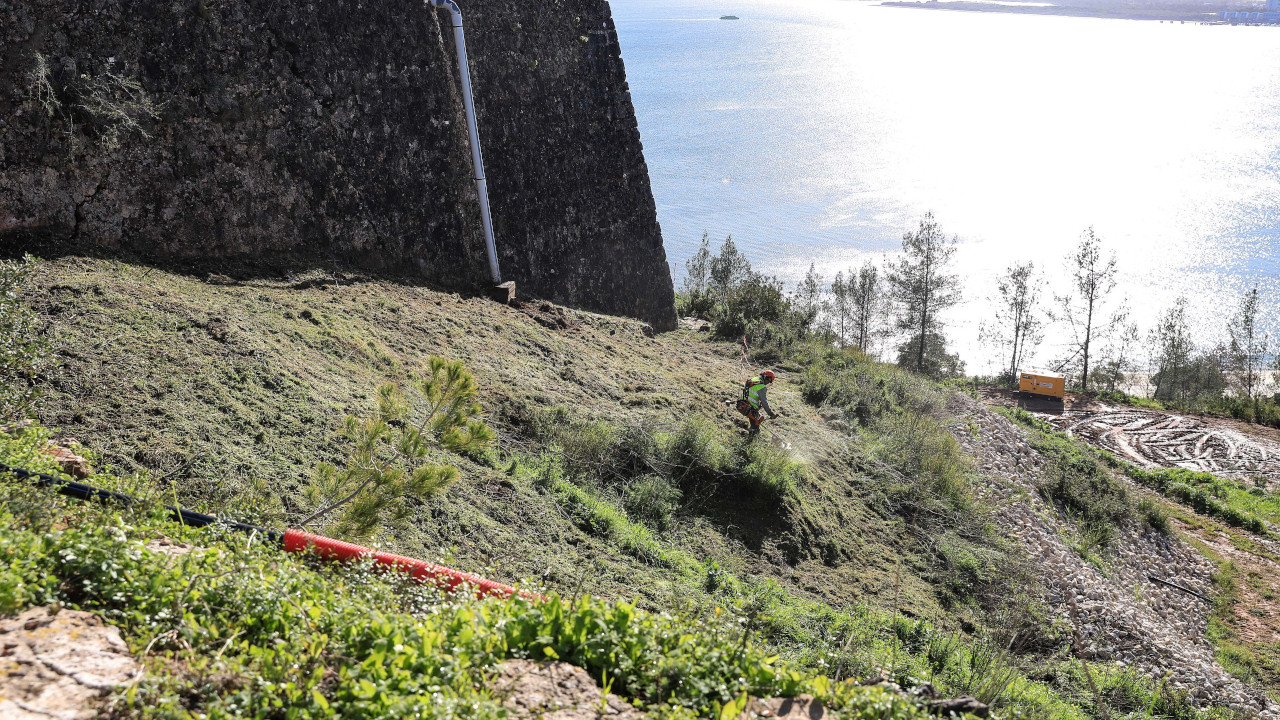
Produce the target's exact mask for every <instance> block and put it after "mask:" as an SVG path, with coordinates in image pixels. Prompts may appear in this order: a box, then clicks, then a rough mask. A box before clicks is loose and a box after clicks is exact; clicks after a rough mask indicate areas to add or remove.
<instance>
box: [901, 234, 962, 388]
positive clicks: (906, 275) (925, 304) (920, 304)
mask: <svg viewBox="0 0 1280 720" xmlns="http://www.w3.org/2000/svg"><path fill="white" fill-rule="evenodd" d="M958 242H959V241H958V239H957V238H956V237H954V236H953V237H951V238H947V236H946V235H944V234H943V232H942V228H941V227H939V225H938V223H937V222H936V221H935V220H934V219H933V213H925V216H924V218H922V219H921V220H920V227H919V228H917V229H916V230H915V231H914V232H907V233H905V234H904V235H903V236H902V256H901V257H900V258H899V259H898V260H896V261H893V262H891V263H889V276H888V280H889V286H890V288H891V290H892V295H893V298H894V299H895V300H896V301H897V302H898V303H899V306H900V307H899V315H898V320H897V326H898V329H899V330H905V331H907V332H908V333H911V336H910V340H909V341H908V343H907V345H908V346H914V351H912V352H908V353H906V354H902V353H900V354H899V362H900V363H904V364H905V365H906V366H907V367H912V368H914V369H915V371H916V372H919V373H923V372H925V368H926V365H934V364H936V363H927V362H926V354H927V351H929V350H931V349H934V350H936V349H943V348H944V347H945V344H944V343H943V342H941V341H942V340H943V337H942V323H941V322H940V321H939V319H938V313H940V312H941V311H943V310H945V309H946V308H948V307H951V306H952V305H955V304H956V303H957V302H958V301H959V300H960V290H959V281H958V279H957V277H956V276H955V275H952V274H949V273H948V272H947V269H948V266H949V265H950V264H951V260H952V257H953V256H954V255H955V252H956V245H957V243H958ZM935 340H936V341H939V342H934V341H935Z"/></svg>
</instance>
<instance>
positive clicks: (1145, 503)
mask: <svg viewBox="0 0 1280 720" xmlns="http://www.w3.org/2000/svg"><path fill="white" fill-rule="evenodd" d="M1138 514H1139V515H1141V516H1142V522H1143V523H1145V524H1146V525H1147V527H1149V528H1151V529H1152V530H1155V531H1156V532H1158V533H1161V534H1164V535H1168V534H1169V514H1168V513H1167V512H1165V509H1164V507H1162V506H1161V505H1160V503H1157V502H1155V501H1154V500H1152V499H1151V498H1142V499H1141V500H1139V501H1138Z"/></svg>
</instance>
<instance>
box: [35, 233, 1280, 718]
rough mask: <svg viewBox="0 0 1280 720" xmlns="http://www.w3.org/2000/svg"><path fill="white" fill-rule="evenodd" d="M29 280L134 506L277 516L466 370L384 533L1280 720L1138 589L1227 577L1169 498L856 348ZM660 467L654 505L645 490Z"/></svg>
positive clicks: (435, 552) (101, 452)
mask: <svg viewBox="0 0 1280 720" xmlns="http://www.w3.org/2000/svg"><path fill="white" fill-rule="evenodd" d="M28 300H29V302H30V304H31V305H32V306H33V307H34V308H35V309H36V310H37V311H38V312H39V313H40V314H41V315H42V316H43V318H44V319H45V321H46V322H47V323H48V327H49V331H50V334H51V336H52V337H53V338H54V341H55V345H56V347H57V353H58V359H59V367H58V368H57V369H56V371H54V372H52V373H51V374H50V376H49V378H48V381H47V385H46V391H45V395H44V397H43V398H42V400H41V404H40V406H39V413H40V421H41V422H42V423H43V424H44V425H46V426H48V427H51V428H56V429H57V431H58V435H59V436H60V437H64V436H65V437H74V438H76V439H78V440H79V441H81V442H82V443H83V444H84V445H85V446H86V447H87V448H88V449H90V450H91V451H93V452H94V453H97V454H98V456H99V457H100V460H101V463H104V464H106V465H108V466H110V467H112V468H114V470H115V471H116V472H118V473H129V472H140V473H142V476H141V477H140V478H137V479H134V480H127V479H126V480H122V481H121V482H125V483H126V484H128V486H129V487H130V488H132V489H135V490H136V491H140V492H147V493H151V494H152V495H153V496H154V497H158V498H164V499H166V500H171V499H173V498H176V499H177V500H178V501H179V502H182V503H184V504H187V505H194V506H196V507H197V508H199V509H205V510H210V511H216V512H218V513H220V514H224V515H226V516H229V517H235V518H237V519H246V520H253V521H258V522H262V523H266V524H273V525H277V526H279V525H284V524H288V523H294V522H297V521H298V520H299V518H301V517H302V516H304V515H305V510H306V507H305V506H304V504H303V501H302V500H301V498H300V494H299V490H300V489H301V488H302V487H303V486H304V485H305V484H306V483H307V481H308V478H309V477H310V474H311V472H312V469H313V468H314V467H315V465H316V463H317V462H320V461H330V462H336V461H339V460H340V459H341V458H342V456H343V453H344V449H343V442H342V441H341V440H340V438H339V436H338V434H337V432H336V431H337V428H338V426H339V424H340V423H341V421H342V418H343V416H344V415H345V414H347V413H353V414H357V415H359V414H364V413H366V412H368V411H369V410H370V409H371V408H372V406H373V403H374V390H375V388H376V387H377V386H378V385H379V384H380V383H384V382H387V381H394V382H399V383H401V384H407V382H408V381H409V380H410V379H411V378H413V377H414V376H415V375H416V374H418V373H420V372H421V371H422V369H423V368H424V367H425V363H426V362H427V359H428V357H429V356H432V355H439V356H444V357H448V358H453V359H459V360H462V361H464V362H465V363H466V365H467V367H468V368H469V369H470V370H471V371H472V372H473V373H474V374H475V377H476V380H477V383H478V386H479V387H480V396H481V400H482V402H483V404H484V406H485V409H486V411H487V412H488V413H489V414H490V417H491V420H492V422H493V424H494V425H495V427H496V428H497V429H498V431H499V440H498V444H497V446H496V447H495V448H494V449H492V450H490V451H489V452H487V453H484V454H477V455H472V456H469V457H463V456H457V457H454V458H451V462H455V463H456V464H457V465H458V467H459V469H460V470H461V479H460V480H459V481H458V482H456V483H455V484H453V485H452V486H450V487H449V488H448V489H447V491H445V492H444V493H442V494H441V495H438V496H434V497H431V498H429V499H427V500H424V501H422V502H420V503H419V504H417V505H416V506H415V509H414V515H413V518H412V521H411V522H410V523H409V525H408V526H407V527H405V528H403V529H401V530H399V531H396V532H392V533H387V534H384V535H382V536H380V537H379V538H378V541H379V542H380V543H382V544H383V545H385V546H388V547H390V548H391V549H393V550H395V551H398V552H402V553H404V554H409V555H415V556H419V557H423V558H425V559H428V560H432V561H436V562H444V563H448V564H453V565H456V566H459V567H461V568H462V569H465V570H473V571H479V572H482V573H484V574H487V575H490V576H492V577H494V578H495V579H499V580H503V581H519V580H532V581H534V582H536V583H539V584H541V585H542V586H543V587H545V588H547V589H548V590H551V591H559V592H560V593H562V594H564V595H565V596H567V597H577V596H579V595H581V594H584V593H589V594H592V595H595V596H600V597H603V598H606V599H611V600H618V601H625V600H629V599H632V598H636V599H638V601H639V605H640V606H641V607H642V608H648V609H653V610H659V611H668V610H670V611H676V610H679V611H680V612H684V613H688V614H689V616H690V617H692V618H696V619H699V620H696V621H702V620H704V619H705V620H710V619H711V618H713V617H715V618H719V617H720V612H721V608H722V607H733V608H735V612H738V613H741V621H742V623H744V627H745V628H746V629H745V633H744V635H743V636H742V637H743V639H742V643H743V644H744V645H745V644H746V642H747V640H748V639H749V638H750V637H751V635H752V634H753V633H758V634H759V637H760V639H761V641H763V642H765V643H767V644H769V645H770V646H771V647H774V648H776V649H777V650H778V651H780V652H781V653H783V654H784V656H785V657H786V658H787V659H788V660H790V661H792V662H795V663H797V664H798V666H800V667H804V668H807V669H810V670H818V671H822V672H829V673H832V674H833V675H834V676H835V677H837V678H839V677H842V676H843V677H850V676H851V677H855V678H867V679H871V680H875V679H878V678H881V679H886V680H892V681H895V682H897V683H899V684H903V685H914V684H922V683H925V682H926V681H927V682H930V683H934V684H937V685H938V686H939V687H941V688H943V689H944V690H943V691H944V692H955V693H969V694H974V695H976V696H978V697H980V698H984V702H993V703H995V704H996V706H997V708H1009V711H1010V712H1017V713H1032V714H1036V715H1044V716H1053V717H1062V718H1083V717H1093V718H1098V719H1099V720H1105V719H1106V718H1108V717H1111V713H1112V712H1113V711H1115V712H1130V711H1133V712H1139V711H1142V710H1144V709H1145V710H1148V711H1151V708H1155V707H1156V706H1157V704H1161V703H1163V704H1161V705H1160V707H1166V706H1167V712H1168V713H1169V714H1171V715H1178V714H1179V713H1183V714H1186V713H1191V714H1194V712H1193V711H1192V710H1191V709H1190V707H1191V706H1190V705H1186V704H1185V703H1191V704H1194V705H1197V706H1203V707H1209V706H1215V707H1218V708H1220V710H1215V711H1213V712H1227V713H1232V712H1235V713H1240V714H1243V715H1256V714H1259V713H1260V712H1261V713H1262V714H1263V715H1265V716H1267V717H1271V716H1273V714H1274V713H1273V711H1272V710H1271V708H1270V704H1269V701H1268V700H1267V698H1266V697H1265V696H1264V695H1262V694H1261V693H1260V692H1258V691H1256V690H1252V689H1249V688H1246V687H1244V686H1242V685H1241V683H1240V682H1239V681H1238V680H1237V679H1236V678H1233V677H1232V676H1230V675H1228V674H1227V673H1226V671H1225V670H1223V668H1222V667H1221V666H1220V665H1219V664H1218V663H1217V662H1215V658H1214V651H1213V646H1212V645H1211V644H1210V643H1209V641H1208V640H1207V639H1206V637H1207V634H1208V633H1209V631H1210V630H1211V626H1212V618H1211V611H1210V608H1209V607H1208V606H1207V605H1205V604H1203V601H1202V600H1200V599H1197V598H1195V597H1193V596H1191V595H1190V594H1188V593H1186V592H1183V591H1180V590H1176V589H1172V588H1170V587H1169V586H1166V585H1160V584H1159V583H1155V582H1153V581H1151V580H1150V577H1152V576H1154V577H1158V578H1162V579H1165V580H1169V581H1171V582H1174V583H1175V584H1178V585H1181V586H1182V587H1183V588H1185V589H1189V590H1192V591H1194V592H1197V593H1200V594H1203V595H1211V594H1212V593H1215V592H1217V589H1216V588H1217V586H1215V585H1214V580H1215V568H1214V567H1213V566H1212V564H1211V563H1209V562H1208V561H1206V560H1205V559H1204V557H1203V556H1202V555H1201V554H1200V553H1198V552H1197V551H1196V550H1195V549H1193V548H1192V547H1191V546H1189V545H1188V544H1187V543H1186V542H1185V541H1183V540H1181V539H1179V538H1178V537H1177V536H1176V535H1171V534H1167V533H1168V531H1167V530H1166V529H1164V528H1165V524H1164V523H1161V522H1159V521H1158V520H1157V519H1155V518H1157V517H1158V518H1163V515H1162V514H1161V513H1162V512H1164V511H1162V510H1160V508H1162V507H1163V508H1166V509H1167V510H1168V511H1169V512H1174V513H1175V514H1176V513H1177V512H1180V511H1179V510H1178V509H1177V508H1176V506H1172V505H1169V504H1168V503H1166V502H1165V501H1164V500H1161V499H1159V498H1147V497H1145V496H1143V495H1142V493H1141V492H1140V491H1137V490H1136V489H1135V488H1134V487H1132V486H1131V485H1127V481H1126V480H1123V479H1121V478H1120V477H1119V476H1118V474H1117V473H1114V472H1112V471H1110V470H1107V469H1105V468H1104V467H1102V465H1100V464H1099V463H1098V461H1097V460H1093V459H1089V457H1090V456H1087V454H1085V453H1084V451H1083V450H1081V449H1080V448H1078V447H1076V446H1074V445H1071V444H1070V442H1069V441H1067V440H1065V439H1054V438H1051V437H1049V436H1048V435H1044V432H1045V431H1041V430H1036V429H1034V428H1025V427H1022V426H1019V425H1016V424H1015V423H1013V422H1011V421H1010V419H1009V418H1007V417H1005V416H1002V415H999V414H996V413H993V412H992V411H990V410H987V409H985V408H982V407H981V406H979V405H978V404H977V403H976V402H975V401H973V400H970V399H968V398H967V397H965V396H964V395H962V394H960V393H958V392H956V391H954V390H946V389H943V388H939V387H937V386H934V385H932V384H930V383H926V382H924V381H922V380H920V379H918V378H912V377H911V376H908V375H906V374H905V373H901V372H899V371H896V370H893V369H891V368H887V367H885V366H880V365H878V364H876V363H871V362H869V361H868V360H866V359H865V358H861V357H860V356H857V355H856V354H850V353H837V352H834V351H831V350H829V349H822V348H815V347H805V346H796V347H794V348H792V349H791V350H789V351H787V352H779V351H777V350H776V349H771V348H768V347H766V348H763V349H762V350H761V351H760V353H758V354H753V356H752V358H751V360H749V361H748V360H746V359H744V358H743V354H742V351H741V349H740V348H739V347H738V346H737V345H736V344H734V343H726V342H720V341H716V340H713V339H710V338H709V336H708V335H707V334H704V333H699V332H696V331H694V330H692V329H682V330H679V331H677V332H672V333H665V334H660V335H656V336H654V335H653V333H652V331H651V330H650V329H649V328H647V327H646V326H644V325H642V324H641V323H638V322H635V321H630V320H625V319H619V318H615V317H608V316H601V315H594V314H591V313H585V312H577V311H571V310H566V309H564V308H561V307H557V306H554V305H550V304H546V303H540V302H532V303H520V304H518V305H517V306H514V307H504V306H500V305H497V304H494V303H492V302H490V301H488V300H485V299H482V298H478V297H467V296H463V295H458V294H456V293H449V292H442V291H440V290H438V289H435V288H432V287H430V286H426V285H415V284H412V283H406V282H404V281H403V280H395V281H392V280H388V279H383V278H377V277H371V276H361V275H347V274H336V275H335V274H331V273H319V272H316V273H312V274H310V275H308V276H305V277H299V278H287V279H279V280H263V279H258V280H252V281H236V280H233V279H231V278H227V277H222V276H217V275H210V276H206V277H204V278H194V277H189V276H183V275H178V274H173V273H169V272H165V271H163V270H160V269H156V268H151V267H144V266H137V265H130V264H127V263H120V262H115V261H107V260H101V259H92V258H80V257H64V258H60V259H57V260H52V261H46V262H43V263H41V265H40V270H39V275H38V277H37V278H35V282H34V283H32V290H31V292H30V293H29V295H28ZM779 358H781V359H779ZM765 359H769V360H772V361H773V362H772V364H773V365H774V367H775V369H776V370H777V371H778V373H779V382H778V383H777V384H775V386H774V389H773V390H772V391H771V400H772V403H773V405H774V406H775V407H778V408H782V409H785V410H786V412H787V415H786V416H785V417H784V418H782V419H780V420H779V421H778V422H776V423H774V424H773V426H772V430H773V434H768V435H764V436H762V437H761V438H760V439H759V440H758V441H757V442H756V443H747V442H745V440H744V439H743V438H741V437H740V429H739V426H740V425H741V420H740V418H737V417H736V416H735V415H732V414H731V413H730V412H729V411H728V410H727V409H726V408H725V405H724V403H723V401H724V400H725V399H729V398H731V397H733V396H735V395H736V393H737V387H739V384H740V382H741V380H742V379H743V378H745V377H747V376H748V375H749V374H752V373H755V372H757V371H758V369H759V366H758V365H757V364H756V363H757V362H762V361H763V360H765ZM663 483H666V484H665V485H663ZM653 486H661V487H665V488H666V492H669V493H674V495H672V496H670V497H667V498H666V499H659V500H654V499H652V498H649V499H647V500H645V501H644V502H643V503H640V504H635V498H636V495H635V491H636V489H637V488H643V487H653ZM1126 488H1127V489H1126ZM1140 497H1141V498H1143V500H1144V503H1145V504H1143V505H1142V506H1141V507H1139V504H1138V502H1137V500H1138V498H1140ZM658 510H660V512H659V511H658ZM1184 517H1185V516H1184ZM1192 519H1195V518H1192ZM1196 521H1197V522H1199V521H1204V519H1203V518H1199V519H1198V520H1196ZM961 639H963V640H961ZM833 668H834V671H833V670H832V669H833ZM1166 674H1167V675H1168V680H1167V681H1165V680H1164V677H1165V676H1166ZM1178 708H1184V709H1183V710H1178ZM1178 716H1179V717H1182V716H1183V715H1178Z"/></svg>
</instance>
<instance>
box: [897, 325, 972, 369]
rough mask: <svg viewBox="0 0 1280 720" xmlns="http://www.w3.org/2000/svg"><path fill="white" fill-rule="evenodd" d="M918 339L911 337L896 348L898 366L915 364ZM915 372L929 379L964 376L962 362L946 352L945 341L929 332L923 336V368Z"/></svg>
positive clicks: (940, 336) (956, 356)
mask: <svg viewBox="0 0 1280 720" xmlns="http://www.w3.org/2000/svg"><path fill="white" fill-rule="evenodd" d="M919 343H920V338H919V337H916V336H912V337H911V338H910V339H908V340H907V341H906V342H904V343H902V344H901V345H899V346H898V364H899V365H902V366H904V367H905V366H909V365H910V364H911V363H913V362H915V360H916V354H917V352H918V348H919ZM916 372H918V373H920V374H922V375H928V376H929V377H959V376H960V375H963V374H964V361H962V360H961V359H960V356H959V355H957V354H955V353H949V352H947V340H946V338H944V337H942V335H940V334H938V333H936V332H931V333H929V334H928V335H926V336H925V352H924V367H922V368H919V369H918V370H916Z"/></svg>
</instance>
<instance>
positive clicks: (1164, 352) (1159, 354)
mask: <svg viewBox="0 0 1280 720" xmlns="http://www.w3.org/2000/svg"><path fill="white" fill-rule="evenodd" d="M1150 338H1151V358H1152V360H1153V362H1154V365H1155V368H1156V373H1155V375H1154V377H1153V378H1152V382H1154V383H1155V392H1154V393H1153V396H1154V397H1155V398H1156V399H1157V400H1174V401H1177V400H1181V399H1182V397H1183V393H1184V390H1185V387H1184V386H1185V384H1186V382H1187V379H1188V377H1187V374H1188V370H1189V369H1190V367H1191V360H1192V353H1193V352H1194V351H1195V346H1194V344H1193V343H1192V341H1191V331H1190V329H1189V328H1188V326H1187V299H1186V298H1185V297H1179V298H1178V299H1177V300H1176V301H1175V302H1174V304H1173V307H1171V308H1169V309H1168V310H1165V311H1164V313H1163V314H1161V315H1160V319H1159V320H1158V321H1157V322H1156V326H1155V328H1153V329H1152V330H1151V336H1150Z"/></svg>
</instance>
